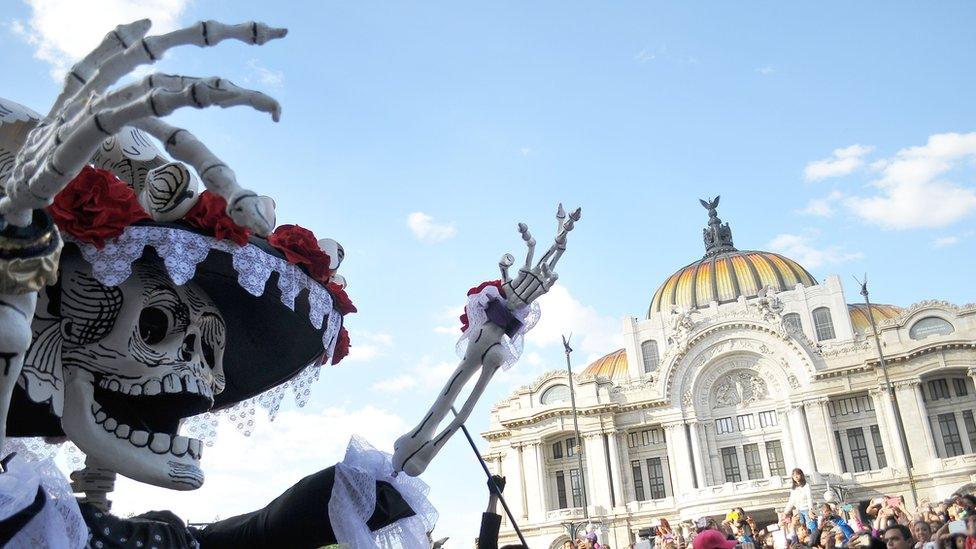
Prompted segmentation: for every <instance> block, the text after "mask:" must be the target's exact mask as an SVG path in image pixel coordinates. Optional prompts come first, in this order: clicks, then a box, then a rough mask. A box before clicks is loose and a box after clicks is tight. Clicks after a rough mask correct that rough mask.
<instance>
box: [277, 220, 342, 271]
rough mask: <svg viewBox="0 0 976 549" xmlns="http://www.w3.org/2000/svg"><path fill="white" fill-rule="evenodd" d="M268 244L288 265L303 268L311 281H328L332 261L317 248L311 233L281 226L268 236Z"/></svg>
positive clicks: (294, 226)
mask: <svg viewBox="0 0 976 549" xmlns="http://www.w3.org/2000/svg"><path fill="white" fill-rule="evenodd" d="M268 244H271V245H272V246H274V247H275V248H277V249H278V250H280V251H281V252H282V253H284V254H285V259H287V260H288V262H289V263H292V264H295V265H303V266H305V269H306V270H308V274H309V275H310V276H311V277H312V278H313V279H315V280H317V281H319V282H321V283H323V284H325V283H327V282H328V281H329V276H331V275H332V271H331V269H329V263H331V262H332V260H331V259H330V258H329V254H327V253H325V252H323V251H322V248H319V242H318V240H316V239H315V235H314V234H312V231H310V230H308V229H306V228H304V227H299V226H298V225H282V226H280V227H278V228H277V229H275V230H274V232H273V233H271V235H270V236H268Z"/></svg>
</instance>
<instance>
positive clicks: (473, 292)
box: [460, 280, 505, 332]
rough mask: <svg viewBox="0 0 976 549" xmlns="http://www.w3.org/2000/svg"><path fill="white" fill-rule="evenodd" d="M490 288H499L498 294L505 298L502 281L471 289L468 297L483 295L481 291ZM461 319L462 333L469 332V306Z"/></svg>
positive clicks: (465, 308) (489, 282) (492, 281)
mask: <svg viewBox="0 0 976 549" xmlns="http://www.w3.org/2000/svg"><path fill="white" fill-rule="evenodd" d="M488 286H494V287H496V288H498V293H499V294H501V296H502V297H505V288H502V281H501V280H489V281H487V282H482V283H481V284H478V285H477V286H475V287H474V288H471V289H470V290H468V295H469V296H471V295H477V294H480V293H481V290H484V289H485V288H487V287H488ZM460 318H461V332H466V331H467V330H468V308H467V306H465V307H464V314H462V315H461V317H460Z"/></svg>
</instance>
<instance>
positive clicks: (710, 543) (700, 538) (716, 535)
mask: <svg viewBox="0 0 976 549" xmlns="http://www.w3.org/2000/svg"><path fill="white" fill-rule="evenodd" d="M738 543H739V542H737V541H735V540H734V539H725V535H724V534H722V532H719V531H718V530H703V531H702V532H701V533H700V534H698V535H697V536H695V539H694V541H692V542H691V545H692V547H694V549H732V548H733V547H735V546H736V545H738Z"/></svg>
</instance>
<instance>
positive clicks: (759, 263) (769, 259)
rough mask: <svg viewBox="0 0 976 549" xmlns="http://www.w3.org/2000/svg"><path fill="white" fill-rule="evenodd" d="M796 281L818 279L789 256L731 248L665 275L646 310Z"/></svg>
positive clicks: (731, 297)
mask: <svg viewBox="0 0 976 549" xmlns="http://www.w3.org/2000/svg"><path fill="white" fill-rule="evenodd" d="M797 284H802V285H804V286H815V285H816V284H817V281H816V279H814V278H813V275H811V274H810V273H809V272H808V271H807V270H806V269H804V268H803V266H801V265H800V264H799V263H797V262H796V261H793V260H792V259H790V258H788V257H784V256H781V255H779V254H776V253H773V252H761V251H739V250H735V249H732V250H729V251H727V252H722V253H719V254H715V255H712V256H708V257H704V258H702V259H700V260H698V261H696V262H694V263H692V264H691V265H688V266H687V267H684V268H682V269H680V270H678V272H676V273H674V274H673V275H671V276H670V277H668V279H667V280H666V281H665V282H664V284H662V285H661V287H660V288H658V289H657V292H655V293H654V299H653V300H652V301H651V307H650V310H648V312H647V314H648V316H650V315H652V314H654V313H662V312H665V313H666V312H668V311H670V310H671V306H672V305H678V306H680V307H683V308H685V309H696V308H699V307H705V306H708V304H709V303H711V302H712V301H717V302H718V303H728V302H731V301H735V300H737V299H738V298H739V296H745V297H756V296H757V295H758V294H759V291H760V290H762V289H763V288H764V287H766V286H769V288H770V289H772V290H776V291H778V292H781V291H784V290H792V289H793V288H795V287H796V285H797Z"/></svg>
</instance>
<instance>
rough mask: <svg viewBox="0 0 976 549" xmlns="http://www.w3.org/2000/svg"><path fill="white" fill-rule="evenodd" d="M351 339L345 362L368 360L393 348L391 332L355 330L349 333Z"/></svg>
mask: <svg viewBox="0 0 976 549" xmlns="http://www.w3.org/2000/svg"><path fill="white" fill-rule="evenodd" d="M349 339H350V341H351V344H350V346H349V356H347V357H346V358H345V360H344V362H367V361H369V360H372V359H374V358H376V357H378V356H382V355H383V354H384V353H385V352H386V351H389V350H390V349H392V348H393V336H391V335H390V334H384V333H377V332H361V331H354V332H352V333H350V334H349Z"/></svg>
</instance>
